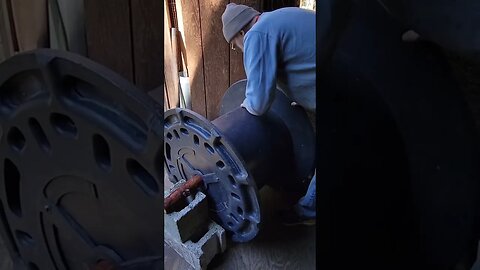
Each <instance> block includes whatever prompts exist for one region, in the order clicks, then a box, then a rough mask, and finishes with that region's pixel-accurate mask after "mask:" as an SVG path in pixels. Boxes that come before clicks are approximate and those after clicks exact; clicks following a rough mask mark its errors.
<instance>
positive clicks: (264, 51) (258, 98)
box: [242, 31, 277, 115]
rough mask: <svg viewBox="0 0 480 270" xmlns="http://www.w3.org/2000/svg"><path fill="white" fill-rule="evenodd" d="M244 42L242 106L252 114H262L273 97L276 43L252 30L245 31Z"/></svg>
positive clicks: (275, 72) (265, 35)
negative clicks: (244, 85)
mask: <svg viewBox="0 0 480 270" xmlns="http://www.w3.org/2000/svg"><path fill="white" fill-rule="evenodd" d="M244 44H245V49H244V51H245V52H244V56H243V62H244V66H245V73H246V74H247V89H246V91H245V100H244V101H243V103H242V107H244V108H245V109H247V111H248V112H249V113H251V114H253V115H262V114H264V113H265V112H267V111H268V109H269V108H270V106H271V105H272V102H273V99H274V98H275V91H276V80H277V48H276V45H277V44H276V43H275V41H273V40H271V39H270V38H269V37H268V35H267V34H264V33H260V32H254V31H253V32H248V33H247V35H246V36H245V43H244Z"/></svg>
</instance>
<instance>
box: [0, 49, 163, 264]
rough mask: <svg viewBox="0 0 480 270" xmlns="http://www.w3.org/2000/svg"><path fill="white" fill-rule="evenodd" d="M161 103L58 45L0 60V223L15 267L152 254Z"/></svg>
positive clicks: (156, 251) (158, 231)
mask: <svg viewBox="0 0 480 270" xmlns="http://www.w3.org/2000/svg"><path fill="white" fill-rule="evenodd" d="M161 123H162V108H161V107H160V106H159V105H157V104H156V103H154V102H153V100H151V99H150V98H149V97H148V96H146V95H145V94H144V93H143V92H141V91H139V90H137V89H136V88H135V87H134V86H132V85H131V84H130V83H128V82H127V81H126V80H124V79H122V78H121V77H119V76H118V75H116V74H115V73H113V72H111V71H109V70H107V69H105V68H104V67H102V66H100V65H97V64H95V63H93V62H92V61H90V60H88V59H85V58H83V57H80V56H76V55H73V54H70V53H67V52H60V51H53V50H36V51H32V52H27V53H24V54H19V55H16V56H14V57H12V58H10V59H9V60H7V61H5V62H4V63H3V64H2V65H0V127H1V131H2V132H0V136H1V140H0V158H1V160H0V225H1V226H0V231H1V233H2V237H3V238H4V242H6V245H7V248H8V249H9V251H10V253H11V255H12V257H13V258H14V261H15V264H16V265H17V266H20V265H24V266H28V267H30V268H29V269H85V268H91V267H93V266H95V265H96V264H97V263H101V262H109V263H112V264H121V263H122V262H125V261H129V260H132V259H135V258H138V257H145V256H162V255H163V249H162V244H161V242H162V239H163V237H162V235H163V216H162V212H163V209H162V203H161V202H162V200H163V196H162V195H163V193H162V190H163V182H162V181H161V179H162V177H161V175H162V173H163V168H162V162H161V158H162V156H163V147H162V132H161V131H162V125H161Z"/></svg>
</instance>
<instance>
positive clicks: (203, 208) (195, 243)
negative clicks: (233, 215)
mask: <svg viewBox="0 0 480 270" xmlns="http://www.w3.org/2000/svg"><path fill="white" fill-rule="evenodd" d="M177 187H178V185H177ZM175 188H176V187H174V188H172V190H170V191H169V192H168V193H166V194H165V196H168V194H169V193H171V192H173V191H174V190H175ZM164 217H165V243H166V244H167V245H168V246H170V247H171V248H173V249H174V250H175V251H176V252H177V253H178V254H179V255H180V256H181V257H182V258H184V259H185V261H186V262H187V263H188V264H190V265H191V266H192V267H194V268H195V269H205V268H206V267H207V265H208V264H209V263H210V261H211V260H212V259H213V257H215V255H217V254H218V253H222V252H224V251H225V249H226V235H225V229H223V228H222V227H221V226H220V225H218V224H216V223H215V222H213V221H212V220H211V219H210V218H209V217H208V204H207V198H206V196H205V194H203V193H202V192H197V194H196V195H195V198H194V199H193V200H192V201H191V202H190V203H188V205H187V206H186V207H184V208H183V209H181V210H179V211H178V212H172V213H170V214H166V213H165V214H164Z"/></svg>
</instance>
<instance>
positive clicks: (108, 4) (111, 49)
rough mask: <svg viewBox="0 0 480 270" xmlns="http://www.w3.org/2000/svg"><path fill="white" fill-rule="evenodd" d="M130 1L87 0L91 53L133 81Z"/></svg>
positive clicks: (92, 57)
mask: <svg viewBox="0 0 480 270" xmlns="http://www.w3.org/2000/svg"><path fill="white" fill-rule="evenodd" d="M130 21H131V20H130V1H129V0H102V1H97V0H85V26H86V32H87V33H86V34H87V51H88V56H89V57H90V58H91V59H93V60H94V61H96V62H98V63H100V64H102V65H105V66H107V67H109V68H111V69H112V70H114V71H115V72H117V73H119V74H120V75H122V76H123V77H125V78H127V79H128V80H130V81H133V78H134V74H133V72H134V71H133V55H132V41H131V40H132V38H131V32H130V31H131V25H130Z"/></svg>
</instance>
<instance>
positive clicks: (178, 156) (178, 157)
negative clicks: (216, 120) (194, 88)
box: [164, 108, 261, 242]
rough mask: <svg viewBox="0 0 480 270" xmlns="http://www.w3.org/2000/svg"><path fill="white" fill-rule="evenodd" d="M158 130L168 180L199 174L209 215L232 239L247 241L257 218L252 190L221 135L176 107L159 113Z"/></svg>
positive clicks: (255, 192) (203, 120)
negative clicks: (160, 125)
mask: <svg viewBox="0 0 480 270" xmlns="http://www.w3.org/2000/svg"><path fill="white" fill-rule="evenodd" d="M164 134H165V135H164V137H165V141H164V143H165V145H164V148H165V166H166V168H167V170H168V172H169V177H170V181H171V182H172V183H176V182H178V181H180V180H181V179H189V178H190V177H192V176H193V175H195V174H198V175H201V176H202V177H203V179H204V188H205V192H206V193H207V198H208V200H209V208H210V212H211V216H212V217H213V219H214V220H215V221H216V222H218V223H219V224H220V225H221V226H222V227H224V228H225V229H226V230H227V231H229V232H230V233H232V234H233V235H232V240H233V241H237V242H245V241H249V240H251V239H253V238H254V237H255V236H256V235H257V233H258V230H259V224H260V218H261V215H260V214H261V213H260V206H259V201H258V189H257V186H256V184H255V181H254V179H252V177H251V175H249V173H248V171H247V169H246V167H245V166H244V164H245V163H244V161H243V160H242V159H241V157H240V156H239V155H238V154H237V152H236V151H235V150H234V148H233V147H232V146H231V145H230V143H229V142H228V141H227V140H226V138H224V137H222V134H221V133H220V132H219V131H218V129H217V128H216V127H215V126H214V125H213V124H212V123H211V122H210V121H209V120H207V119H206V118H204V117H202V116H201V115H199V114H197V113H195V112H192V111H190V110H187V109H178V108H177V109H172V110H169V111H167V112H165V123H164Z"/></svg>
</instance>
